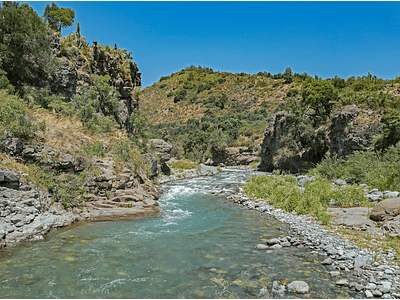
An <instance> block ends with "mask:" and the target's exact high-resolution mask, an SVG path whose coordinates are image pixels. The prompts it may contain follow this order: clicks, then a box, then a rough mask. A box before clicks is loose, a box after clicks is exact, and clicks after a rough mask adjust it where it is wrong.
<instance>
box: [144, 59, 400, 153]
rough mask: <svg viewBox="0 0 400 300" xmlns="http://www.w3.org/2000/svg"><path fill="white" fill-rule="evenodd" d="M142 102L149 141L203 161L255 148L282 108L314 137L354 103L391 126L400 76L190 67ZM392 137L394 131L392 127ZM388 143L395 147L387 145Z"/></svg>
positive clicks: (156, 86) (162, 81)
mask: <svg viewBox="0 0 400 300" xmlns="http://www.w3.org/2000/svg"><path fill="white" fill-rule="evenodd" d="M139 97H140V110H141V111H142V112H144V113H145V114H146V115H147V116H148V123H149V124H150V136H152V137H154V138H163V139H165V140H167V141H169V142H171V143H172V144H174V146H175V149H176V151H177V153H176V155H178V156H179V155H180V156H185V157H187V158H190V159H196V160H205V159H207V158H208V157H211V156H212V155H213V154H215V153H217V152H218V151H219V150H221V149H223V148H224V147H231V146H246V147H256V146H257V145H259V144H260V143H261V141H262V139H263V133H264V130H265V128H266V127H267V125H268V117H269V116H270V115H271V114H272V113H274V112H277V111H282V110H286V111H292V112H295V113H296V114H297V116H298V120H297V119H296V120H297V121H296V122H295V123H296V124H297V123H299V124H300V125H301V126H303V125H304V126H303V127H304V128H308V127H310V128H308V129H309V130H311V131H312V130H314V129H313V128H314V127H315V129H316V128H318V127H319V126H320V125H321V124H322V125H323V124H324V123H326V121H327V120H328V119H329V117H330V115H332V114H333V113H335V112H337V111H338V110H339V109H340V108H341V107H343V106H346V105H350V104H355V105H358V106H359V107H361V108H371V109H374V110H385V111H386V112H388V117H389V118H390V121H388V124H389V123H390V124H392V123H393V122H392V121H393V118H395V119H396V120H397V119H398V113H397V107H398V102H399V99H400V98H399V97H400V78H397V79H394V80H382V79H379V78H377V77H376V76H372V75H370V74H368V76H364V77H362V78H355V77H350V78H348V79H346V80H345V79H342V78H337V77H335V78H332V79H329V78H328V79H325V80H322V79H321V78H318V76H315V78H312V77H311V76H308V75H307V74H306V73H304V74H297V73H294V74H292V71H291V69H290V68H287V69H286V71H285V72H284V73H283V74H280V73H279V74H275V75H272V74H270V73H267V72H260V73H258V74H254V75H249V74H245V73H240V74H232V73H227V72H214V71H213V70H212V69H210V68H202V67H193V66H191V67H189V68H186V69H184V70H181V71H179V72H177V73H174V74H172V75H170V76H164V77H162V78H161V79H160V80H159V82H157V83H155V84H153V85H152V86H150V87H147V88H145V89H143V90H142V91H141V92H140V95H139ZM304 122H306V123H307V122H308V123H310V124H303V123H304ZM300 125H299V126H300ZM304 128H303V129H304ZM299 130H300V131H302V132H304V130H302V129H301V128H300V127H299ZM390 134H391V135H393V134H396V133H395V132H394V133H393V129H391V133H387V135H390ZM382 143H383V144H385V143H386V142H382ZM389 144H394V142H393V143H392V142H391V143H386V144H385V147H387V146H389Z"/></svg>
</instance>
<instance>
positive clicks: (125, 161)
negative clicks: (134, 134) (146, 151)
mask: <svg viewBox="0 0 400 300" xmlns="http://www.w3.org/2000/svg"><path fill="white" fill-rule="evenodd" d="M110 151H111V153H112V154H113V156H114V161H115V163H116V165H117V167H119V168H124V167H125V168H129V169H130V170H131V171H136V168H137V167H138V166H142V167H143V165H144V161H143V157H142V155H141V153H140V150H139V148H138V147H137V145H136V144H135V142H134V141H133V140H132V139H130V138H123V139H120V140H118V141H115V142H114V143H113V144H112V145H111V146H110Z"/></svg>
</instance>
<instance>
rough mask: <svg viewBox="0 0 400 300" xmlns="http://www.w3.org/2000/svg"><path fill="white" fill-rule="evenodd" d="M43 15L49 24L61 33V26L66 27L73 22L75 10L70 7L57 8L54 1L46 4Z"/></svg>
mask: <svg viewBox="0 0 400 300" xmlns="http://www.w3.org/2000/svg"><path fill="white" fill-rule="evenodd" d="M43 17H44V18H45V20H46V21H47V23H48V24H49V26H50V27H51V28H52V29H54V30H58V31H59V32H60V33H61V28H66V27H69V26H71V25H72V24H73V23H74V18H75V11H73V10H72V9H70V8H63V7H61V8H59V7H58V6H57V4H55V3H54V2H52V3H51V6H50V5H49V4H47V5H46V8H45V9H44V14H43Z"/></svg>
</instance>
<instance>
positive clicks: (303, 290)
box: [287, 281, 310, 294]
mask: <svg viewBox="0 0 400 300" xmlns="http://www.w3.org/2000/svg"><path fill="white" fill-rule="evenodd" d="M287 289H288V291H289V292H292V293H297V294H307V293H308V292H310V287H309V286H308V284H307V282H304V281H293V282H291V283H289V284H288V285H287Z"/></svg>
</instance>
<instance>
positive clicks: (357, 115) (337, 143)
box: [259, 105, 382, 173]
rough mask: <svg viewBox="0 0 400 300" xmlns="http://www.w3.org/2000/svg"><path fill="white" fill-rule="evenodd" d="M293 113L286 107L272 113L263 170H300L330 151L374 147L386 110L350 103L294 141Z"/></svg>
mask: <svg viewBox="0 0 400 300" xmlns="http://www.w3.org/2000/svg"><path fill="white" fill-rule="evenodd" d="M292 115H293V114H292V113H291V112H287V111H283V112H278V113H275V114H273V115H272V116H271V118H270V121H269V125H268V127H267V128H266V130H265V133H264V140H263V143H262V144H261V153H260V156H261V159H262V160H261V164H260V165H259V170H261V171H268V172H271V171H272V170H274V169H281V170H286V171H290V172H292V173H296V172H299V171H302V170H303V167H304V163H306V162H307V163H318V162H319V161H320V160H321V159H322V158H323V157H324V156H325V155H326V154H327V153H330V155H338V156H341V157H343V156H346V155H349V154H351V153H353V152H354V151H357V150H362V151H364V150H374V146H373V140H374V138H375V137H377V136H378V135H379V134H381V132H382V124H381V122H380V119H381V116H382V112H380V111H373V110H370V109H366V110H362V109H360V108H359V107H357V106H355V105H350V106H346V107H343V108H342V109H341V110H340V111H338V112H337V113H335V114H333V115H332V116H331V118H330V120H329V121H328V123H327V124H325V125H323V126H320V127H319V128H314V129H313V130H314V132H313V133H312V135H305V136H303V132H300V134H299V136H300V138H299V140H296V141H294V140H293V138H291V135H290V134H289V133H290V131H291V130H293V128H292V127H293V124H292V123H291V122H289V119H290V118H291V117H292ZM304 117H305V118H306V117H307V116H304ZM299 130H301V128H299Z"/></svg>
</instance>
